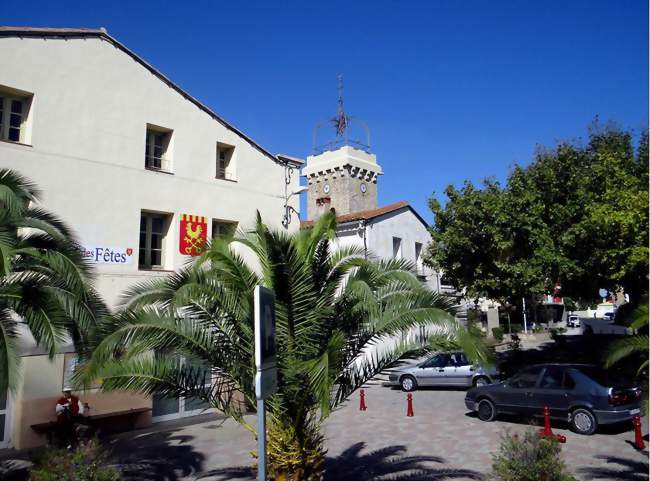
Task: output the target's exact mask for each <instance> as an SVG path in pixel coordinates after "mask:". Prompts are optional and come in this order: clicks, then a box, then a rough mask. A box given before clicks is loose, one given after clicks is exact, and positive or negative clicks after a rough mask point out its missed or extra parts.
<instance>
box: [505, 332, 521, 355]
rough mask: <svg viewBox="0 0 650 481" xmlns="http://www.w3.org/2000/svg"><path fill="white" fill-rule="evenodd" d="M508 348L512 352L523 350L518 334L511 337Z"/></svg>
mask: <svg viewBox="0 0 650 481" xmlns="http://www.w3.org/2000/svg"><path fill="white" fill-rule="evenodd" d="M508 348H510V349H511V350H512V351H519V350H520V349H521V339H520V337H519V336H518V335H517V334H514V333H513V334H512V335H510V342H509V343H508Z"/></svg>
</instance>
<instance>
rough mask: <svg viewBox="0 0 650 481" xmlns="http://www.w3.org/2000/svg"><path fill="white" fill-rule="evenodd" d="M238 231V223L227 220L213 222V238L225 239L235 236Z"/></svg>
mask: <svg viewBox="0 0 650 481" xmlns="http://www.w3.org/2000/svg"><path fill="white" fill-rule="evenodd" d="M236 230H237V222H232V221H227V220H217V219H215V220H213V221H212V238H213V239H225V238H228V237H232V236H233V235H235V231H236Z"/></svg>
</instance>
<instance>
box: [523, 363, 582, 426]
mask: <svg viewBox="0 0 650 481" xmlns="http://www.w3.org/2000/svg"><path fill="white" fill-rule="evenodd" d="M566 371H567V370H566V369H565V368H564V367H562V366H547V367H546V368H545V369H544V373H543V374H542V378H541V381H540V382H539V385H538V386H537V387H536V388H535V389H534V390H533V392H534V394H533V399H534V401H535V409H534V411H535V412H533V414H535V415H539V416H542V415H543V414H544V406H548V407H549V410H550V414H551V417H554V418H562V419H566V418H567V416H568V413H569V402H570V391H571V390H572V389H573V388H574V387H575V382H574V381H573V379H572V378H571V377H570V376H569V375H568V373H567V372H566Z"/></svg>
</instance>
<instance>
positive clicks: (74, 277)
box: [0, 169, 106, 392]
mask: <svg viewBox="0 0 650 481" xmlns="http://www.w3.org/2000/svg"><path fill="white" fill-rule="evenodd" d="M39 195H40V194H39V191H38V189H37V188H36V187H35V186H34V185H33V184H32V183H30V182H29V181H27V180H26V179H25V178H23V177H22V176H20V175H19V174H17V173H16V172H13V171H11V170H6V169H2V170H0V392H2V391H3V390H4V389H6V388H7V387H8V388H9V389H13V388H15V387H16V381H17V376H18V373H19V363H20V356H19V352H18V351H17V340H18V338H19V337H20V336H22V335H26V334H29V333H31V335H32V336H33V337H34V339H35V340H36V343H37V344H38V346H39V347H41V348H42V349H44V350H45V351H46V352H47V353H48V354H49V356H50V357H53V356H54V354H55V353H56V352H57V348H58V347H60V346H61V344H63V343H65V342H69V341H70V339H71V340H72V341H73V342H74V343H75V345H76V346H77V348H78V349H79V350H80V351H81V352H83V349H84V348H87V347H88V345H89V341H91V335H92V332H93V329H94V326H95V325H96V324H97V323H98V320H99V319H100V318H101V317H102V316H103V315H104V314H105V313H106V310H105V307H104V304H103V303H102V301H101V299H100V298H99V296H98V295H97V294H96V292H95V291H94V290H93V288H92V285H91V278H92V275H91V269H90V267H89V266H88V265H87V264H86V263H85V262H84V261H83V259H82V256H81V250H80V249H79V246H78V244H77V242H76V240H75V237H74V235H73V234H72V232H71V231H70V229H68V227H67V226H66V225H65V224H64V223H63V222H62V221H61V220H59V219H58V218H56V217H55V216H54V215H52V214H50V213H48V212H47V211H45V210H43V209H41V208H40V207H35V206H34V205H33V203H34V202H35V201H37V200H38V198H39Z"/></svg>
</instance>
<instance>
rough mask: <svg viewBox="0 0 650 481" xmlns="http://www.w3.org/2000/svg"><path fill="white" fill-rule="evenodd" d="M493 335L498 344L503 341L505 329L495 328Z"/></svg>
mask: <svg viewBox="0 0 650 481" xmlns="http://www.w3.org/2000/svg"><path fill="white" fill-rule="evenodd" d="M492 335H493V336H494V338H495V339H496V340H497V341H498V342H501V341H503V328H501V327H493V328H492Z"/></svg>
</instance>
